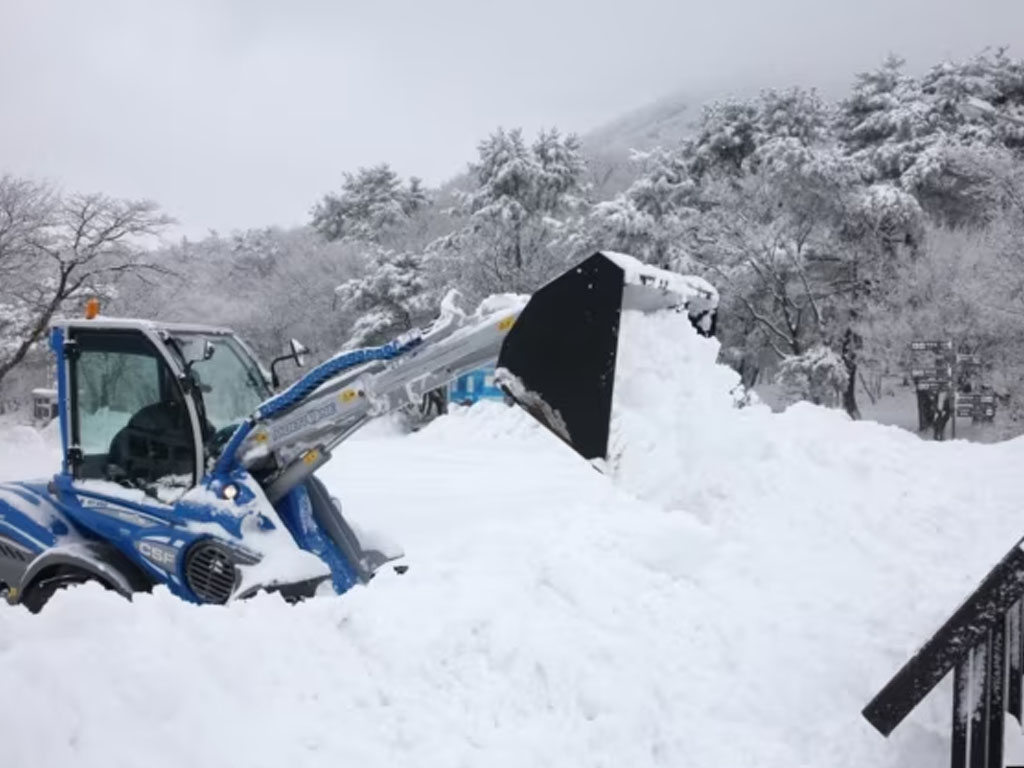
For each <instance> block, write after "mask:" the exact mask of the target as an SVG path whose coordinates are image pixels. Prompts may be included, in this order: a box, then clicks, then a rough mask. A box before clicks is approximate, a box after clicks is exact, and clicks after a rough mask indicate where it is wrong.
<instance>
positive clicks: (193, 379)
mask: <svg viewBox="0 0 1024 768" xmlns="http://www.w3.org/2000/svg"><path fill="white" fill-rule="evenodd" d="M216 351H217V348H216V347H215V346H213V342H212V341H210V340H209V339H203V354H202V355H201V356H200V357H197V358H194V359H192V360H188V361H186V363H185V379H186V380H187V381H188V382H189V384H195V385H198V384H199V381H198V378H197V376H196V374H195V372H194V371H193V370H192V367H193V366H194V365H195V364H196V363H205V362H206V361H207V360H209V359H210V358H211V357H213V354H214V352H216ZM200 389H201V391H203V392H209V391H210V388H209V387H205V388H204V387H200Z"/></svg>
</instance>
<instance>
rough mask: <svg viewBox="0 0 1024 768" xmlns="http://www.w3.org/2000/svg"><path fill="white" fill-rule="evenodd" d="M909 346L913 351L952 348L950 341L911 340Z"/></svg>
mask: <svg viewBox="0 0 1024 768" xmlns="http://www.w3.org/2000/svg"><path fill="white" fill-rule="evenodd" d="M910 348H911V349H912V350H913V351H914V352H927V351H934V352H937V351H939V350H941V349H952V348H953V342H952V341H912V342H910Z"/></svg>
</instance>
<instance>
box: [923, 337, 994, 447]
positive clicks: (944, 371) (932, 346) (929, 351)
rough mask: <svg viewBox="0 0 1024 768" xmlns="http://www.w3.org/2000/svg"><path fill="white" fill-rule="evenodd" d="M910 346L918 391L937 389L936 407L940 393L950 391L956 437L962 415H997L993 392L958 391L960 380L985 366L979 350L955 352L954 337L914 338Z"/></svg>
mask: <svg viewBox="0 0 1024 768" xmlns="http://www.w3.org/2000/svg"><path fill="white" fill-rule="evenodd" d="M910 350H911V352H912V353H913V355H914V363H913V367H912V368H911V369H910V377H911V378H912V379H913V381H914V388H915V389H916V390H917V391H918V392H928V393H933V396H934V397H935V406H936V407H938V400H939V395H940V394H941V393H943V392H945V393H946V397H947V398H948V402H949V408H950V409H951V412H950V431H951V435H952V437H953V438H956V420H957V418H958V417H959V418H968V417H969V418H970V419H971V420H972V421H973V422H974V423H978V422H986V421H988V422H990V421H992V420H993V419H994V418H995V414H996V399H995V396H994V395H993V394H992V393H991V392H985V391H982V392H970V393H960V392H958V384H960V383H961V378H963V376H964V375H969V376H972V377H975V378H976V374H977V372H978V370H979V369H980V368H981V360H980V358H979V356H978V355H977V354H973V353H954V351H953V341H952V340H951V339H946V340H944V341H912V342H910ZM921 418H922V419H923V418H924V417H923V416H922V417H921ZM924 426H925V423H924V422H923V421H922V423H921V429H924ZM937 436H938V434H937Z"/></svg>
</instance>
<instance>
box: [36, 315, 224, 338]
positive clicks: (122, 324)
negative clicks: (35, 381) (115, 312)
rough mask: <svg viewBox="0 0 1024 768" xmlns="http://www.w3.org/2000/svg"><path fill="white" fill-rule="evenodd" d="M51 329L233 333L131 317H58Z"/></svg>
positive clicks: (213, 328) (216, 327)
mask: <svg viewBox="0 0 1024 768" xmlns="http://www.w3.org/2000/svg"><path fill="white" fill-rule="evenodd" d="M50 327H51V328H113V329H130V330H149V331H155V332H161V331H165V332H167V333H206V334H211V335H216V336H230V335H232V334H233V333H234V331H232V330H231V329H230V328H223V327H218V326H215V325H200V324H193V323H164V322H159V321H156V320H143V319H140V318H131V317H96V318H93V319H92V320H87V319H86V318H84V317H74V318H71V317H58V318H55V319H54V320H53V321H52V322H51V323H50Z"/></svg>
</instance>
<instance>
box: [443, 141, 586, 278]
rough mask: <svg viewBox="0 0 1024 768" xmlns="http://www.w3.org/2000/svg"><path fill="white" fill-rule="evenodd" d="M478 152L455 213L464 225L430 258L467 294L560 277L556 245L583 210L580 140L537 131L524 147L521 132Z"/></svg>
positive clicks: (487, 144) (486, 143)
mask: <svg viewBox="0 0 1024 768" xmlns="http://www.w3.org/2000/svg"><path fill="white" fill-rule="evenodd" d="M478 152H479V158H478V160H477V162H476V163H474V164H473V165H471V166H470V172H471V175H472V180H473V183H474V186H473V188H472V189H471V190H470V191H468V192H465V193H462V194H461V195H460V196H459V200H458V207H457V210H456V212H455V213H456V215H457V216H458V217H459V218H460V219H461V221H462V222H463V226H462V227H461V228H460V229H458V230H457V231H456V232H455V233H453V234H452V235H450V236H448V237H445V238H443V239H442V240H440V241H439V242H438V243H436V244H435V246H434V248H433V251H434V252H435V253H436V254H437V255H438V258H439V260H440V263H443V264H444V266H445V268H446V269H447V270H448V272H449V274H450V275H451V276H452V278H453V279H455V280H456V281H457V282H458V283H459V284H461V285H463V286H464V287H465V288H466V289H467V290H468V292H469V293H470V294H475V295H481V294H487V293H493V292H508V291H511V292H528V291H531V290H533V289H534V288H536V287H537V286H538V285H540V284H541V283H542V282H544V280H546V279H547V278H549V277H551V276H552V275H554V274H556V273H557V272H558V271H560V269H561V267H562V264H561V262H562V257H561V255H560V254H559V253H557V246H556V243H557V241H558V240H559V239H560V238H561V237H562V236H563V233H564V229H565V221H566V220H567V219H568V218H569V217H570V216H571V215H572V214H574V213H575V212H576V211H578V210H579V209H581V208H582V206H583V197H584V195H585V193H586V189H585V186H584V178H585V170H586V168H585V163H584V160H583V156H582V151H581V147H580V142H579V139H578V138H577V137H576V136H574V135H568V136H564V137H563V136H561V135H560V134H559V133H558V132H557V131H555V130H552V131H543V132H541V133H540V135H539V136H538V137H537V139H536V140H535V141H534V143H533V144H532V145H529V146H527V144H526V141H525V139H524V138H523V134H522V131H521V130H519V129H513V130H509V131H506V130H504V129H498V130H497V131H495V132H494V133H493V134H491V135H490V136H489V137H487V138H486V139H485V140H484V141H483V142H481V143H480V145H479V147H478Z"/></svg>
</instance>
